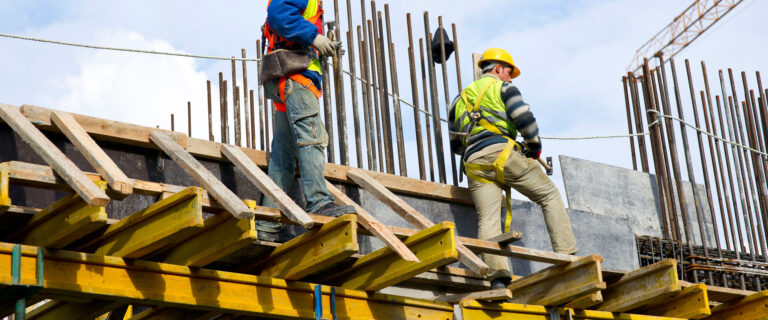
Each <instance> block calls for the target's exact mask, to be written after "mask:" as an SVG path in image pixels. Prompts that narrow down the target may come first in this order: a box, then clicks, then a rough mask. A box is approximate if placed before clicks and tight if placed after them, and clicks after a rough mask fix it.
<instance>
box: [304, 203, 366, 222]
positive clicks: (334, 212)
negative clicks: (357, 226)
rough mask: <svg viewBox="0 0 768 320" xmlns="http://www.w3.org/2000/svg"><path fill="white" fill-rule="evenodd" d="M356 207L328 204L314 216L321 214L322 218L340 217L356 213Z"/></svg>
mask: <svg viewBox="0 0 768 320" xmlns="http://www.w3.org/2000/svg"><path fill="white" fill-rule="evenodd" d="M355 212H356V211H355V207H353V206H347V205H344V206H340V205H337V204H335V203H333V202H328V204H326V205H324V206H322V207H321V208H320V209H318V210H317V211H315V212H314V214H319V215H321V216H327V217H334V218H335V217H338V216H342V215H345V214H350V213H355Z"/></svg>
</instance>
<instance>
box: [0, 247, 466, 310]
mask: <svg viewBox="0 0 768 320" xmlns="http://www.w3.org/2000/svg"><path fill="white" fill-rule="evenodd" d="M13 247H14V244H9V243H0V286H2V285H10V284H11V282H12V280H11V277H10V274H11V270H10V268H11V263H10V261H11V252H12V250H13ZM21 253H22V254H21V274H22V277H21V284H22V285H31V284H35V283H36V282H37V278H36V259H37V248H36V247H31V246H22V248H21ZM44 260H45V261H44V264H45V267H46V270H56V272H45V273H44V275H43V277H44V279H43V284H44V288H42V290H41V291H39V293H38V295H39V296H48V295H52V294H69V295H78V296H81V297H83V298H95V297H99V298H101V299H108V300H120V301H124V302H126V303H136V304H142V305H153V306H172V307H176V308H184V309H197V310H207V311H218V312H220V313H227V314H230V313H231V314H237V315H245V316H251V317H257V318H270V319H271V318H278V319H296V318H299V319H313V315H314V303H313V299H312V297H313V291H314V290H313V289H314V285H313V284H311V283H306V282H299V281H289V280H283V279H276V278H269V277H260V276H253V275H247V274H239V273H233V272H226V271H218V270H207V269H191V268H189V267H183V266H177V265H171V264H165V263H157V262H148V261H142V260H133V261H132V260H127V259H122V258H116V257H109V256H96V255H92V254H85V253H78V252H71V251H65V250H57V251H46V252H45V255H44ZM335 289H336V290H335V291H336V305H337V306H338V308H337V316H338V318H340V319H388V320H405V319H413V318H415V317H416V315H421V317H420V318H419V320H445V319H450V318H451V316H452V314H453V309H452V307H451V305H450V304H448V303H443V302H434V301H428V300H421V299H412V298H406V297H398V296H393V295H385V294H378V293H373V294H371V293H368V292H363V291H358V290H350V289H344V288H335ZM330 291H331V288H330V287H328V286H323V288H322V297H321V298H322V304H323V306H326V307H324V308H323V311H324V313H323V315H322V317H323V318H325V319H330V318H332V315H331V314H330V308H328V307H327V306H330Z"/></svg>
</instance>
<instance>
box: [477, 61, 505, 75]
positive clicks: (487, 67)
mask: <svg viewBox="0 0 768 320" xmlns="http://www.w3.org/2000/svg"><path fill="white" fill-rule="evenodd" d="M499 64H501V63H498V62H494V61H490V62H488V63H487V64H486V65H484V66H483V69H482V71H481V72H480V73H488V72H491V71H493V68H495V67H496V65H499Z"/></svg>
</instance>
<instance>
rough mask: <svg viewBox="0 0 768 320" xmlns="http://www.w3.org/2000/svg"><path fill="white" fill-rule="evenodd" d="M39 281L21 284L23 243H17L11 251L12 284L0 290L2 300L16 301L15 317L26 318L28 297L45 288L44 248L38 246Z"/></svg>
mask: <svg viewBox="0 0 768 320" xmlns="http://www.w3.org/2000/svg"><path fill="white" fill-rule="evenodd" d="M35 262H36V264H37V283H36V284H34V285H28V284H21V244H16V245H15V246H14V247H13V252H12V253H11V285H10V286H8V287H6V288H5V290H3V291H2V292H0V301H14V300H15V301H16V306H15V319H19V320H24V319H25V318H26V309H27V299H29V298H30V297H32V295H34V294H35V293H37V292H38V291H40V289H42V288H43V248H40V247H38V248H37V259H36V261H35Z"/></svg>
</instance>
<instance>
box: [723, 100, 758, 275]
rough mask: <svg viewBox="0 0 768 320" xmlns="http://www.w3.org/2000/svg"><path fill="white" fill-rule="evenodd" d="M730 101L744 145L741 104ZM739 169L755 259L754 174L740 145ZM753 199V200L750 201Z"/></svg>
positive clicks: (748, 232)
mask: <svg viewBox="0 0 768 320" xmlns="http://www.w3.org/2000/svg"><path fill="white" fill-rule="evenodd" d="M728 103H729V105H730V107H731V112H732V113H733V115H734V116H733V121H734V124H733V126H734V130H735V131H736V143H738V144H741V145H744V144H746V143H745V142H744V131H743V128H742V125H741V112H740V111H739V106H738V105H737V104H736V103H735V101H733V100H728ZM739 149H741V150H740V152H739V171H741V174H742V177H743V180H742V187H743V188H744V189H743V191H742V192H743V193H744V195H743V196H744V197H745V198H746V200H745V201H746V208H747V209H746V210H745V211H744V213H743V215H744V224H745V225H746V226H747V229H746V230H745V231H746V232H747V239H748V240H749V244H750V247H749V251H750V253H751V258H752V259H751V260H752V261H755V256H756V255H757V254H758V251H759V247H758V244H757V241H758V240H757V236H756V235H755V221H754V219H753V218H752V212H753V211H752V208H753V204H754V198H753V197H752V194H753V192H752V188H750V186H751V185H752V174H751V171H750V170H749V163H748V162H747V159H746V158H747V151H746V150H745V149H742V148H741V147H739ZM750 199H752V200H753V201H749V200H750ZM754 210H758V208H754Z"/></svg>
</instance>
